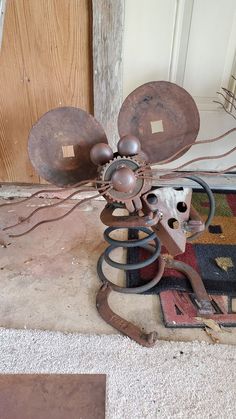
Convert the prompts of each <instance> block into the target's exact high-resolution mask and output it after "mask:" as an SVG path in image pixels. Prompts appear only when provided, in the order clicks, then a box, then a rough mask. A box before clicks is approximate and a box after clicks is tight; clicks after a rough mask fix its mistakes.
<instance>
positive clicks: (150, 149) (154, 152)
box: [118, 81, 200, 163]
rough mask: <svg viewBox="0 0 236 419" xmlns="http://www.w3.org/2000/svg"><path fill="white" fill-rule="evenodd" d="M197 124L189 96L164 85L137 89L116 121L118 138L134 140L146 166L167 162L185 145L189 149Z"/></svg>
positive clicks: (196, 111)
mask: <svg viewBox="0 0 236 419" xmlns="http://www.w3.org/2000/svg"><path fill="white" fill-rule="evenodd" d="M199 124H200V122H199V113H198V109H197V106H196V104H195V102H194V100H193V98H192V97H191V96H190V94H189V93H188V92H187V91H186V90H185V89H183V88H182V87H180V86H177V85H176V84H174V83H170V82H166V81H154V82H150V83H146V84H144V85H142V86H140V87H138V88H137V89H136V90H134V91H133V92H132V93H130V95H129V96H128V97H127V98H126V99H125V101H124V103H123V104H122V106H121V110H120V113H119V117H118V130H119V134H120V136H121V137H123V136H127V135H130V136H131V135H132V136H135V137H137V138H138V139H139V140H140V142H141V148H142V151H144V152H145V153H146V155H147V156H148V158H149V162H150V163H158V162H159V161H161V160H164V159H167V158H169V157H171V156H172V155H173V154H174V153H176V152H178V151H179V150H180V149H181V148H182V147H184V146H186V145H189V147H191V145H192V144H193V143H194V142H195V140H196V138H197V135H198V131H199ZM186 151H187V150H186ZM186 151H185V152H186ZM182 154H184V153H182ZM182 154H180V155H179V157H180V156H181V155H182Z"/></svg>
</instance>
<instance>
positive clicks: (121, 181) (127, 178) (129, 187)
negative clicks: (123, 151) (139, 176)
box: [111, 167, 136, 192]
mask: <svg viewBox="0 0 236 419" xmlns="http://www.w3.org/2000/svg"><path fill="white" fill-rule="evenodd" d="M111 183H112V186H113V188H114V189H115V190H116V191H118V192H132V191H133V190H134V188H135V185H136V177H135V174H134V172H133V170H132V169H129V167H120V168H118V169H116V171H115V172H114V173H113V175H112V177H111Z"/></svg>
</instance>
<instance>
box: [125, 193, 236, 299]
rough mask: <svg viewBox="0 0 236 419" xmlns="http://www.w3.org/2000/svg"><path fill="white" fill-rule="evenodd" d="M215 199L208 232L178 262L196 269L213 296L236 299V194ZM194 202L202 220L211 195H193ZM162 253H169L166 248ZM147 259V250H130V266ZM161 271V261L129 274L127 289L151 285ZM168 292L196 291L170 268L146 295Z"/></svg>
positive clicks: (187, 248) (189, 247) (225, 194)
mask: <svg viewBox="0 0 236 419" xmlns="http://www.w3.org/2000/svg"><path fill="white" fill-rule="evenodd" d="M214 196H215V200H216V212H215V217H214V219H213V222H212V224H211V225H210V226H209V228H208V231H206V232H204V233H203V234H202V235H201V236H200V237H199V238H198V239H196V240H195V241H194V243H193V244H192V243H191V244H190V243H188V244H187V246H186V251H185V253H184V254H181V255H179V256H177V257H176V258H175V259H176V260H179V261H183V262H185V263H187V264H189V265H190V266H192V267H193V268H194V269H196V271H197V272H198V273H199V274H200V275H201V277H202V279H203V282H204V284H205V286H206V289H207V291H208V292H209V293H210V294H211V293H213V294H228V295H231V296H236V193H215V194H214ZM192 203H193V206H194V207H195V208H196V210H197V211H198V212H199V214H200V215H201V216H202V218H203V219H204V217H205V218H206V216H207V213H208V209H209V203H208V199H207V196H206V195H205V194H204V193H201V192H193V200H192ZM131 232H132V231H131ZM133 232H134V231H133ZM162 252H163V253H166V251H165V249H164V248H163V249H162ZM146 257H147V251H145V250H143V249H137V248H129V249H128V252H127V259H128V262H129V263H132V260H133V261H134V260H135V261H137V260H143V259H145V258H146ZM157 270H158V262H154V263H153V264H151V265H149V266H148V267H146V268H143V269H141V270H140V271H137V270H133V271H128V272H127V273H126V284H127V285H126V286H127V287H130V288H132V287H137V286H140V285H143V284H145V283H147V282H149V281H150V280H151V279H152V278H153V277H154V275H155V274H156V272H157ZM165 290H178V291H188V292H191V291H192V289H191V286H190V283H189V281H188V280H187V279H186V278H185V276H184V275H183V274H182V273H180V272H177V271H174V270H171V269H166V270H165V275H164V277H163V278H162V279H161V281H160V282H159V283H158V284H157V285H156V286H155V287H153V288H152V289H150V290H148V291H146V292H145V294H159V293H160V292H161V291H165Z"/></svg>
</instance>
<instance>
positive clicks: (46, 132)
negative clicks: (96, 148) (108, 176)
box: [28, 107, 107, 186]
mask: <svg viewBox="0 0 236 419" xmlns="http://www.w3.org/2000/svg"><path fill="white" fill-rule="evenodd" d="M101 142H102V143H107V137H106V134H105V132H104V130H103V128H102V127H101V125H100V124H99V123H98V122H97V121H96V120H95V119H94V118H93V116H92V115H90V114H88V113H87V112H85V111H83V110H82V109H78V108H72V107H64V108H56V109H53V110H51V111H49V112H47V113H46V114H44V115H43V116H42V117H41V118H40V119H39V120H38V121H37V122H36V124H35V125H33V127H32V129H31V131H30V135H29V143H28V150H29V157H30V160H31V162H32V164H33V166H34V167H35V169H36V170H37V172H38V174H39V175H40V176H41V177H42V178H44V179H45V180H47V181H48V182H50V183H54V184H55V185H58V186H73V185H74V184H76V183H78V182H80V181H81V180H87V179H92V178H95V177H96V173H97V166H96V165H94V164H93V163H92V161H91V159H90V150H91V148H92V147H93V145H94V144H96V143H101Z"/></svg>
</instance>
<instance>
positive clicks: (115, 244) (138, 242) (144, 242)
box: [97, 227, 164, 294]
mask: <svg viewBox="0 0 236 419" xmlns="http://www.w3.org/2000/svg"><path fill="white" fill-rule="evenodd" d="M117 230H127V228H126V227H108V228H106V230H105V231H104V239H105V240H106V241H107V242H108V243H109V246H108V247H107V249H106V250H105V252H104V253H103V254H102V255H101V256H100V258H99V260H98V264H97V272H98V276H99V278H100V280H101V281H102V282H103V283H108V284H109V285H110V286H111V287H112V289H113V290H114V291H118V292H123V293H126V294H134V293H135V294H137V293H141V292H144V291H147V290H149V289H150V288H152V287H153V286H154V285H156V284H157V282H158V281H159V280H160V279H161V277H162V275H163V271H164V263H163V261H162V260H160V266H159V271H158V273H157V275H156V276H155V278H153V279H152V280H151V281H150V282H148V283H147V284H145V285H142V286H139V287H134V288H126V287H120V286H118V285H116V284H114V283H113V282H111V281H109V280H108V278H107V277H106V276H105V274H104V272H103V268H102V267H103V262H104V261H105V262H107V263H108V265H110V266H112V267H113V268H117V269H121V270H124V271H130V270H137V269H141V268H144V267H146V266H149V265H150V264H151V263H153V262H154V261H155V260H156V259H157V258H158V257H159V256H160V253H161V243H160V240H159V238H158V237H157V235H156V234H155V233H154V232H153V231H152V230H150V229H149V228H146V227H132V230H135V231H137V233H139V231H142V232H143V233H146V234H147V236H146V237H144V238H142V239H139V238H138V239H135V240H117V239H114V238H112V237H111V236H110V234H111V233H112V232H113V231H117ZM152 241H154V246H153V245H150V242H152ZM119 247H121V248H125V249H127V248H130V247H141V248H144V249H147V250H149V251H150V252H151V256H150V257H149V258H148V259H145V260H143V261H140V262H137V263H132V264H130V263H119V262H115V261H114V260H113V259H111V257H110V254H111V252H112V251H113V250H115V249H117V248H119ZM160 259H161V258H160Z"/></svg>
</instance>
